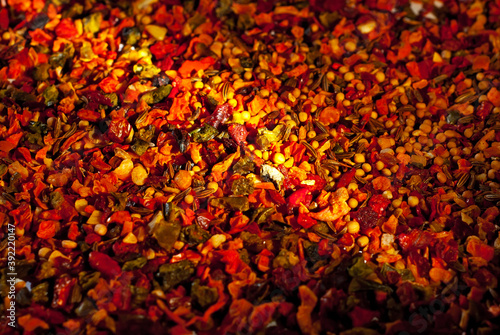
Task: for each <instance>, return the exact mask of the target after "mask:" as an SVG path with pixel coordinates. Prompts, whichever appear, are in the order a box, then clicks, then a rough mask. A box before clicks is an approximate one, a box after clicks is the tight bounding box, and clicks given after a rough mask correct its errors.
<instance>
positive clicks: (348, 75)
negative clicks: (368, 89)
mask: <svg viewBox="0 0 500 335" xmlns="http://www.w3.org/2000/svg"><path fill="white" fill-rule="evenodd" d="M353 79H354V73H352V72H347V73H346V74H344V80H345V81H351V80H353Z"/></svg>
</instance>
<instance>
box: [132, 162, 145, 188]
mask: <svg viewBox="0 0 500 335" xmlns="http://www.w3.org/2000/svg"><path fill="white" fill-rule="evenodd" d="M147 178H148V172H147V171H146V169H145V168H144V167H143V166H142V165H141V164H138V165H137V166H136V167H135V168H134V169H133V170H132V182H133V183H134V184H136V185H138V186H142V185H144V183H145V182H146V179H147Z"/></svg>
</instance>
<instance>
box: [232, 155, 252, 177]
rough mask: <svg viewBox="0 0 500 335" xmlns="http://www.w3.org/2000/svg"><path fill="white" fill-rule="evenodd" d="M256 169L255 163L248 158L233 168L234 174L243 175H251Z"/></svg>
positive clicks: (238, 162)
mask: <svg viewBox="0 0 500 335" xmlns="http://www.w3.org/2000/svg"><path fill="white" fill-rule="evenodd" d="M254 169H255V163H254V162H253V161H252V159H251V158H250V157H248V156H243V157H241V158H240V159H239V160H238V161H237V162H236V164H234V166H233V172H234V173H238V174H241V175H245V174H249V173H250V172H253V171H254Z"/></svg>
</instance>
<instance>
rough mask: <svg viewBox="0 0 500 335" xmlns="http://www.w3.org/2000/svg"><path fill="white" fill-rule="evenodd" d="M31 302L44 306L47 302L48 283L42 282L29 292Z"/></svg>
mask: <svg viewBox="0 0 500 335" xmlns="http://www.w3.org/2000/svg"><path fill="white" fill-rule="evenodd" d="M31 301H33V302H36V303H39V304H45V303H47V302H49V283H48V282H43V283H41V284H39V285H37V286H35V287H33V289H32V290H31Z"/></svg>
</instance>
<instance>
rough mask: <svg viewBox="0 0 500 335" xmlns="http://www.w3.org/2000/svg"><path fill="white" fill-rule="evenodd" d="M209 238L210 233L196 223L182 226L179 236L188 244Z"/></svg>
mask: <svg viewBox="0 0 500 335" xmlns="http://www.w3.org/2000/svg"><path fill="white" fill-rule="evenodd" d="M209 238H210V234H209V233H208V232H207V231H206V230H204V229H202V228H201V227H200V226H198V225H197V224H192V225H190V226H187V227H184V228H182V232H181V236H180V240H181V241H182V242H185V243H187V244H188V245H189V246H194V245H198V244H200V243H203V242H205V241H207V240H208V239H209Z"/></svg>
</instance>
